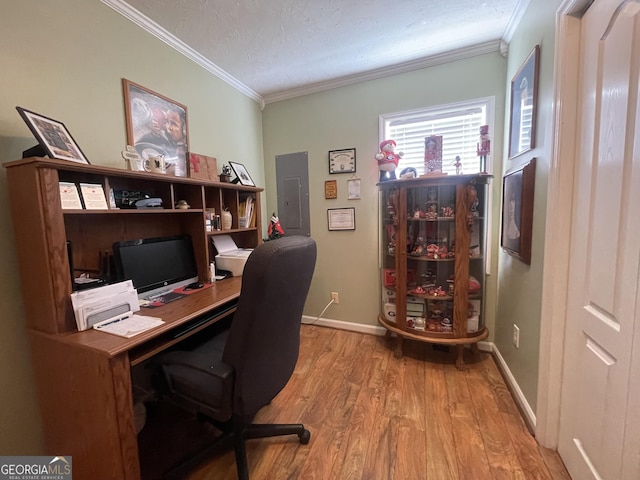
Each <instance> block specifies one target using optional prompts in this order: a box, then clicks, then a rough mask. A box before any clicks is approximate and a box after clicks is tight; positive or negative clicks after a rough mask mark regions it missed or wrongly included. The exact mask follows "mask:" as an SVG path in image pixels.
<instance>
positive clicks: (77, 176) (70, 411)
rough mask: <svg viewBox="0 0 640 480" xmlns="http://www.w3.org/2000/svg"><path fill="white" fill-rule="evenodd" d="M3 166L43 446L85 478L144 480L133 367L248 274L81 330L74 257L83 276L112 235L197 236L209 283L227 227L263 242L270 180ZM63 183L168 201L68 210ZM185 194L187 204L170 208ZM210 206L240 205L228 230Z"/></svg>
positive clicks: (222, 301) (250, 242)
mask: <svg viewBox="0 0 640 480" xmlns="http://www.w3.org/2000/svg"><path fill="white" fill-rule="evenodd" d="M4 167H5V168H6V169H7V183H8V187H9V198H10V202H11V214H12V218H13V228H14V237H15V245H16V251H17V255H18V262H19V268H20V281H21V287H22V295H23V301H24V310H25V315H26V327H27V330H28V335H29V339H30V343H31V349H32V356H33V363H34V371H35V377H36V382H37V387H38V394H39V400H40V407H41V415H42V422H43V428H44V436H45V450H46V453H48V454H56V455H72V456H73V471H74V474H75V475H74V476H77V478H101V479H114V480H123V479H140V478H141V468H140V459H139V454H138V441H137V436H136V431H135V428H134V413H133V396H132V385H131V368H132V367H134V366H136V365H138V364H141V363H142V362H143V361H145V360H147V359H149V358H151V357H153V356H154V355H155V354H157V353H159V352H161V351H163V350H165V349H166V348H169V347H171V346H172V345H174V344H176V343H177V342H178V341H181V340H182V339H184V338H185V337H181V338H180V339H179V340H178V339H176V338H174V337H175V335H174V333H175V330H176V329H178V328H181V327H184V326H185V325H188V324H189V322H190V321H193V320H195V319H196V318H199V317H201V316H203V315H205V314H207V313H208V312H210V311H213V310H214V309H217V308H219V307H223V306H225V305H227V304H228V303H229V302H230V301H233V300H234V299H235V298H237V297H238V295H239V292H240V286H241V277H233V278H230V279H226V280H224V281H220V282H216V283H215V284H214V286H213V287H210V288H206V289H203V290H202V291H198V292H196V293H194V294H192V295H188V296H187V297H186V298H184V299H180V300H179V301H176V302H172V303H169V304H167V305H165V306H162V307H160V308H157V309H154V310H149V311H145V312H143V314H145V315H152V316H156V317H160V318H162V320H163V321H164V322H165V323H164V324H163V325H162V326H160V327H157V328H155V329H152V330H149V331H147V332H144V333H142V334H140V335H137V336H134V337H132V338H124V337H118V336H115V335H110V334H107V333H104V332H98V331H95V330H87V331H83V332H78V331H77V328H76V322H75V318H74V314H73V310H72V306H71V300H70V294H71V293H72V280H71V276H72V275H71V272H70V270H71V266H73V269H74V270H75V274H76V275H77V274H78V273H80V272H86V273H89V274H91V275H98V274H99V273H100V272H103V270H104V263H103V262H104V258H105V256H106V257H108V253H109V252H110V251H111V247H112V245H113V243H114V242H117V241H122V240H134V239H138V238H151V237H160V236H168V235H178V234H189V235H190V236H191V238H192V241H193V247H194V252H195V256H196V261H197V266H198V276H199V279H200V280H201V281H203V282H206V281H207V280H208V265H209V262H210V261H212V260H213V257H214V255H215V253H216V252H215V247H214V245H213V242H212V241H211V237H213V236H215V235H220V234H228V235H231V236H232V237H233V239H234V240H235V242H236V244H237V245H238V246H239V247H241V248H253V247H256V246H257V245H258V244H260V243H261V241H262V227H261V213H260V192H261V191H262V189H261V188H257V187H248V186H242V185H237V184H230V183H219V182H211V181H203V180H196V179H191V178H185V177H169V176H166V175H160V174H150V173H145V172H133V171H127V170H120V169H114V168H108V167H100V166H94V165H85V164H80V163H74V162H68V161H63V160H55V159H47V158H35V157H34V158H26V159H22V160H17V161H14V162H9V163H5V164H4ZM59 182H72V183H80V182H83V183H91V184H99V185H102V187H103V189H104V192H105V193H106V194H107V195H109V193H110V192H111V191H141V192H145V193H147V194H148V195H149V196H151V197H153V198H161V199H162V205H163V208H150V209H117V208H113V206H111V204H110V203H109V201H108V200H107V205H108V207H107V208H106V209H102V210H85V209H74V210H68V209H64V210H63V209H62V206H61V198H60V188H59ZM247 197H251V198H252V200H253V204H254V208H255V221H254V222H253V223H252V224H251V225H250V226H249V227H248V228H239V225H238V211H239V209H240V205H241V204H242V202H244V201H245V200H246V199H247ZM107 198H108V197H107ZM178 200H186V201H187V203H188V204H189V205H190V207H191V208H190V209H176V208H174V207H173V206H174V205H175V204H176V202H177V201H178ZM212 208H215V210H216V213H220V212H221V211H222V209H223V208H227V209H228V210H229V211H230V212H231V213H232V216H233V224H232V228H231V229H230V230H222V231H215V230H214V231H209V229H208V228H207V227H206V218H207V212H208V209H212ZM68 242H70V245H71V248H70V249H69V248H68ZM69 252H72V253H71V256H72V258H69V254H68V253H69ZM159 261H161V259H159ZM103 273H104V272H103ZM230 313H232V310H230V311H229V312H228V313H227V314H226V315H228V314H230ZM208 326H209V325H206V324H205V325H201V326H199V327H198V328H194V329H193V331H189V334H188V335H192V334H195V333H197V332H198V331H200V330H202V329H204V328H207V327H208Z"/></svg>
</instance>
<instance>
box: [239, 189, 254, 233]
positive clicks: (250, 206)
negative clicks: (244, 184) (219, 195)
mask: <svg viewBox="0 0 640 480" xmlns="http://www.w3.org/2000/svg"><path fill="white" fill-rule="evenodd" d="M238 217H239V218H238V226H239V227H240V228H249V227H255V226H256V209H255V204H254V201H253V197H251V196H249V197H247V198H246V199H245V200H244V202H241V203H240V205H238Z"/></svg>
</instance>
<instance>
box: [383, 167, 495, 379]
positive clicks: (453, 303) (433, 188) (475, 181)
mask: <svg viewBox="0 0 640 480" xmlns="http://www.w3.org/2000/svg"><path fill="white" fill-rule="evenodd" d="M489 178H490V176H488V175H460V176H457V175H451V176H448V177H446V178H445V177H439V178H428V177H421V178H419V179H412V180H411V181H407V180H395V181H388V182H382V183H380V184H378V187H379V189H380V191H381V193H382V198H383V202H382V205H381V211H380V217H381V224H382V225H383V228H382V230H381V232H380V235H381V242H380V245H382V246H383V251H382V252H381V259H382V262H381V263H382V265H381V267H382V273H383V275H382V277H383V278H384V283H385V284H388V283H390V282H391V281H393V283H394V285H393V286H392V287H389V286H386V285H383V303H384V305H382V308H381V312H383V313H381V314H380V315H379V322H380V324H382V326H384V327H385V328H386V329H387V330H388V331H389V332H394V333H396V334H397V338H398V348H397V349H396V354H397V355H401V354H402V339H404V338H408V339H414V340H420V341H423V342H431V343H443V344H447V345H456V346H457V351H458V359H457V361H456V364H457V365H458V366H459V367H460V366H462V347H463V346H464V345H465V344H474V343H477V342H478V341H480V340H482V339H484V338H486V337H487V335H488V333H489V332H488V330H487V329H486V327H485V326H484V315H483V312H482V309H483V308H484V293H483V292H484V288H483V286H484V280H485V262H484V255H483V254H481V253H480V252H485V251H487V245H486V238H487V235H486V231H485V230H486V221H485V216H486V215H485V212H486V211H487V208H488V207H487V205H488V198H489V195H488V193H487V189H488V182H489ZM425 212H426V213H425ZM451 212H453V216H450V215H451ZM436 213H438V214H441V213H446V214H447V216H435V215H436ZM426 215H428V216H430V217H431V218H425V216H426ZM434 246H435V247H434ZM436 247H437V248H438V251H437V252H436ZM412 252H421V253H426V252H428V253H429V255H425V254H423V255H412V254H411V253H412ZM451 252H455V255H453V256H449V255H450V254H451ZM436 253H437V255H438V256H443V257H444V258H433V255H434V254H436ZM476 280H477V282H478V283H479V285H478V287H479V290H477V291H474V293H472V294H470V293H469V292H468V291H467V289H466V288H455V289H453V290H451V287H450V286H451V284H452V282H453V285H454V286H455V285H458V286H459V285H466V284H467V283H468V282H470V281H473V282H474V283H475V281H476ZM417 287H422V288H423V289H424V290H425V291H428V290H429V289H437V290H438V291H439V292H441V293H446V295H429V294H428V293H426V292H425V293H414V292H413V291H414V290H415V289H416V288H417ZM474 287H475V285H474ZM474 290H475V288H474ZM389 312H392V313H393V314H394V315H391V314H389ZM438 319H442V321H441V322H439V321H438Z"/></svg>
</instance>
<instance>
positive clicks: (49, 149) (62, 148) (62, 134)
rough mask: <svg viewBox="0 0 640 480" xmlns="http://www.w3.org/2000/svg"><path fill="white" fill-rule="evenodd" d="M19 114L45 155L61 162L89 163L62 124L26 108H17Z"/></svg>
mask: <svg viewBox="0 0 640 480" xmlns="http://www.w3.org/2000/svg"><path fill="white" fill-rule="evenodd" d="M16 110H18V113H19V114H20V116H21V117H22V119H23V120H24V122H25V123H26V124H27V127H29V130H31V133H32V134H33V136H34V137H36V140H38V143H39V144H40V147H42V150H41V151H44V154H45V155H48V156H49V157H51V158H58V159H60V160H69V161H71V162H77V163H86V164H88V163H89V160H87V157H85V156H84V153H82V150H80V147H79V146H78V144H77V143H76V141H75V140H74V139H73V137H72V136H71V134H70V133H69V130H67V127H65V126H64V124H63V123H62V122H59V121H57V120H54V119H53V118H49V117H45V116H44V115H40V114H39V113H36V112H32V111H30V110H27V109H26V108H22V107H16Z"/></svg>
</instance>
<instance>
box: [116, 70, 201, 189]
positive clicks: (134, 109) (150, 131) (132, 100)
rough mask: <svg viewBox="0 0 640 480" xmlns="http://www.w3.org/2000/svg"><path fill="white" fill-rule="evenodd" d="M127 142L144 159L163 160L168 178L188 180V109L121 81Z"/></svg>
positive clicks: (124, 79) (147, 90)
mask: <svg viewBox="0 0 640 480" xmlns="http://www.w3.org/2000/svg"><path fill="white" fill-rule="evenodd" d="M122 88H123V90H124V99H125V102H124V107H125V108H124V110H125V118H126V122H127V142H128V143H129V145H133V146H134V147H135V149H136V151H137V152H138V153H139V154H140V156H142V159H143V162H142V164H144V163H145V162H146V160H147V159H148V157H149V156H152V157H153V156H161V155H162V156H164V162H165V165H166V173H167V175H172V176H175V177H186V176H187V152H188V151H189V128H188V125H189V124H188V120H187V107H185V106H184V105H182V104H180V103H178V102H175V101H174V100H171V99H170V98H167V97H165V96H163V95H160V94H159V93H156V92H153V91H151V90H149V89H148V88H145V87H143V86H141V85H138V84H136V83H133V82H130V81H129V80H127V79H126V78H123V79H122Z"/></svg>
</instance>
